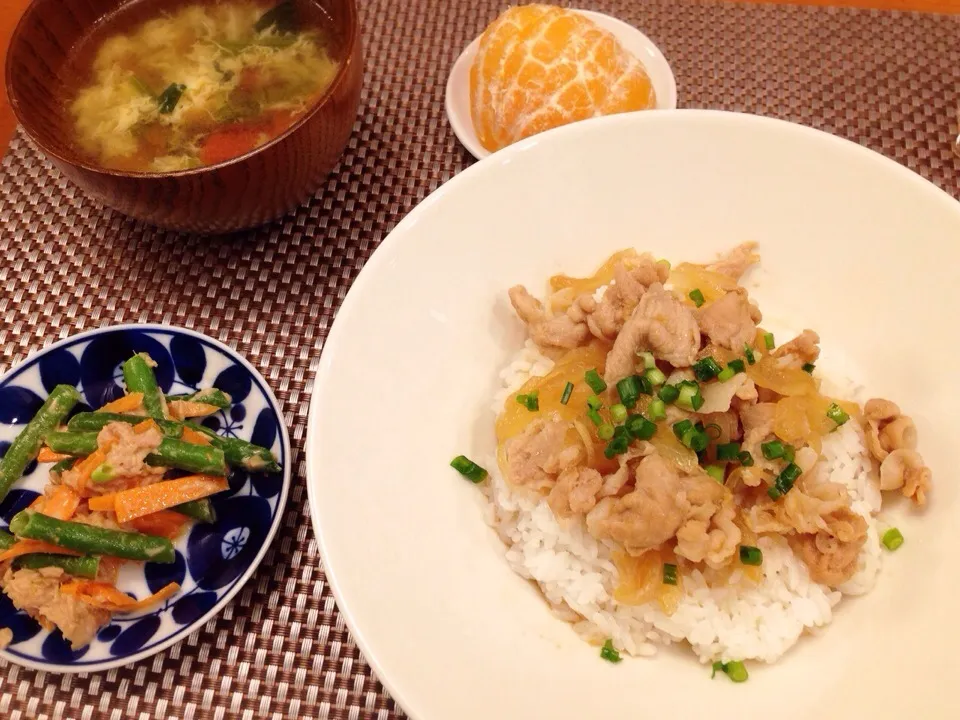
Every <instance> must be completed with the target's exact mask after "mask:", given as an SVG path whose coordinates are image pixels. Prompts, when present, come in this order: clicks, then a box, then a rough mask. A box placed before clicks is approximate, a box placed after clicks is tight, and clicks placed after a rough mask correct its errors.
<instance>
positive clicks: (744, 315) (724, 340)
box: [697, 288, 762, 352]
mask: <svg viewBox="0 0 960 720" xmlns="http://www.w3.org/2000/svg"><path fill="white" fill-rule="evenodd" d="M761 319H762V315H761V314H760V310H758V309H757V306H756V305H754V304H753V303H751V302H750V299H749V298H748V297H747V291H746V290H744V289H742V288H737V289H736V290H734V291H732V292H728V293H727V294H726V295H724V296H723V297H722V298H720V299H719V300H716V301H714V302H712V303H710V304H709V305H705V306H703V307H702V308H700V309H699V310H698V311H697V322H699V324H700V332H701V333H703V334H704V335H706V336H707V337H709V338H710V340H711V342H713V343H714V344H716V345H719V346H720V347H724V348H728V349H730V350H735V351H738V352H739V351H742V350H743V347H744V346H745V345H748V344H750V343H752V342H753V340H754V338H755V337H756V335H757V323H758V322H760V320H761Z"/></svg>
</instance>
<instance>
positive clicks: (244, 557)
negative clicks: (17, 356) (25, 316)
mask: <svg viewBox="0 0 960 720" xmlns="http://www.w3.org/2000/svg"><path fill="white" fill-rule="evenodd" d="M136 352H148V353H149V354H150V356H151V357H152V358H153V359H154V360H155V361H156V362H157V368H156V373H157V380H158V382H159V384H160V386H161V388H162V389H163V390H164V392H167V393H183V392H189V391H190V390H191V389H194V388H196V387H198V386H203V387H208V386H211V385H213V386H216V387H220V388H221V389H222V390H224V391H226V392H228V393H230V395H231V397H232V399H233V401H234V404H233V405H232V407H231V408H230V409H229V410H225V411H221V412H219V413H217V414H215V415H212V416H210V417H208V418H205V419H204V421H203V422H204V424H205V425H207V426H209V427H211V428H213V429H215V430H216V431H217V432H219V433H220V434H222V435H227V436H229V437H238V438H242V439H244V440H248V441H251V442H255V443H257V444H260V445H263V446H265V447H269V448H271V449H272V450H273V452H274V454H275V455H276V456H277V457H278V458H279V460H280V463H281V465H282V466H283V468H284V470H283V472H282V473H277V474H251V473H247V472H242V471H238V470H234V471H232V472H231V473H230V476H229V479H230V489H229V490H228V491H226V492H224V493H221V494H219V495H217V496H215V497H214V498H212V501H213V505H214V509H215V511H216V513H217V520H216V522H214V523H210V524H204V523H193V524H192V525H191V526H190V527H189V529H188V531H187V533H185V534H184V535H183V536H181V537H180V538H179V539H178V540H177V541H176V543H175V545H176V549H177V558H176V562H175V563H173V564H172V565H160V564H156V563H146V564H139V563H127V564H126V565H125V566H124V567H123V569H122V571H121V575H120V578H119V580H118V587H120V589H121V590H124V591H126V592H132V593H134V594H135V595H136V597H138V598H139V597H144V596H146V595H149V594H150V593H151V592H156V591H157V590H159V589H160V588H161V587H163V586H164V585H166V584H167V583H169V582H178V583H180V585H181V588H182V589H181V591H180V592H179V593H177V594H176V595H174V596H173V597H171V598H170V599H169V600H167V601H166V602H164V603H162V604H160V605H158V606H156V607H154V608H150V609H149V610H146V611H143V612H140V613H132V614H130V615H123V614H118V615H115V616H114V618H113V619H112V620H111V622H110V623H109V624H108V625H106V626H104V627H103V628H102V629H101V630H100V631H99V633H98V634H97V636H96V638H95V639H94V640H93V642H91V643H90V644H89V645H88V646H86V647H84V648H80V649H78V650H74V649H72V648H71V647H70V645H69V643H67V642H66V641H64V639H63V638H62V636H61V635H60V633H59V632H48V631H45V630H42V629H41V628H40V626H39V625H38V624H37V623H36V621H34V620H32V619H31V618H29V617H28V616H27V615H26V614H25V613H23V612H18V611H17V609H16V608H15V607H14V606H13V604H12V603H11V602H10V600H9V599H8V598H7V596H6V595H2V594H0V627H9V628H10V629H11V630H13V634H14V637H13V642H12V643H11V645H10V646H9V647H7V649H6V650H4V651H3V652H2V653H0V655H2V656H3V657H5V658H7V659H9V660H10V661H12V662H15V663H18V664H23V665H28V666H30V667H36V668H39V669H46V670H54V671H57V672H80V671H91V670H103V669H107V668H109V667H115V666H118V665H124V664H127V663H129V662H133V661H135V660H138V659H140V658H143V657H146V656H148V655H152V654H153V653H155V652H159V651H160V650H162V649H163V648H165V647H167V646H168V645H170V644H172V643H174V642H176V641H177V640H179V639H181V638H183V637H184V636H186V635H187V634H189V633H190V632H191V631H192V630H193V629H194V628H195V627H197V626H198V625H199V624H202V623H203V622H205V621H206V619H207V618H209V617H211V616H212V615H214V614H215V613H216V612H218V611H219V610H220V608H222V607H223V606H224V605H225V604H226V603H227V602H228V601H229V600H230V598H231V597H233V595H234V594H235V593H236V592H237V591H239V589H240V588H241V587H242V586H243V584H244V582H246V580H247V579H248V578H249V577H250V576H251V575H252V573H253V571H254V569H255V568H256V566H257V565H258V564H259V562H260V560H261V559H262V558H263V556H264V554H265V552H266V550H267V547H268V545H269V543H270V540H271V538H272V537H273V535H274V533H275V532H276V529H277V527H278V526H279V524H280V521H281V518H282V514H283V507H284V504H285V502H286V496H287V491H288V489H289V484H290V445H289V440H288V438H287V433H286V429H285V427H284V424H283V417H282V415H281V412H280V409H279V407H278V406H277V402H276V399H275V398H274V397H273V394H272V393H271V392H270V389H269V388H268V387H267V385H266V383H265V382H264V380H263V378H262V377H261V376H260V375H259V374H258V373H257V372H256V370H254V369H253V368H252V367H251V366H250V365H249V364H248V363H247V362H246V361H245V360H243V358H241V357H240V356H238V355H237V354H236V353H235V352H234V351H233V350H231V349H230V348H227V347H226V346H224V345H222V344H220V343H218V342H216V341H213V340H211V339H210V338H206V337H204V336H202V335H199V334H197V333H194V332H192V331H189V330H181V329H174V328H169V327H161V326H142V325H141V326H126V327H123V326H121V327H117V328H108V329H104V330H95V331H92V332H90V333H83V334H81V335H78V336H75V337H72V338H68V339H67V340H64V341H62V342H60V343H58V344H56V345H54V346H52V347H50V348H47V349H45V350H43V351H42V352H40V353H38V354H36V355H34V356H32V357H30V358H29V359H28V360H27V361H25V362H24V363H22V364H20V365H19V366H17V367H16V368H14V369H13V370H12V371H11V372H10V373H8V374H7V375H5V376H4V377H3V378H0V456H2V454H3V453H4V452H5V451H6V449H7V447H9V443H10V442H11V441H12V440H13V438H14V437H16V435H17V433H18V432H19V431H20V430H21V429H22V426H23V423H25V422H27V421H28V420H29V418H30V417H32V416H33V414H34V413H35V411H36V409H37V408H38V407H39V406H40V404H41V403H42V402H43V400H44V399H45V398H46V396H47V394H48V393H49V392H50V391H51V390H52V389H53V387H54V386H55V385H57V384H58V383H69V384H72V385H76V386H77V387H79V389H80V391H81V395H82V400H81V402H80V403H79V404H78V405H77V407H76V408H75V409H74V411H73V412H74V413H77V412H84V411H89V410H90V409H91V408H97V407H100V406H102V405H103V404H105V403H106V402H109V401H110V400H111V399H114V398H116V397H119V396H120V395H121V394H122V389H121V387H120V384H119V383H120V380H121V378H122V374H121V372H120V370H119V364H120V363H121V362H123V360H125V359H126V358H128V357H130V355H132V354H133V353H136ZM49 469H50V466H49V465H38V464H37V463H32V464H31V465H30V466H29V467H28V468H27V473H26V475H25V477H24V478H23V479H21V480H20V481H18V482H17V483H16V485H15V486H14V489H13V490H11V491H10V493H9V494H8V495H7V496H6V498H4V499H3V501H2V503H0V520H2V524H3V525H4V526H6V525H8V524H9V522H10V520H11V519H12V518H13V516H14V515H15V514H16V513H17V512H19V511H20V510H22V509H23V508H25V507H27V506H28V505H29V504H30V503H31V502H33V500H34V499H35V498H36V497H37V496H38V494H39V493H41V492H42V491H43V488H44V486H45V485H46V483H47V480H48V471H49Z"/></svg>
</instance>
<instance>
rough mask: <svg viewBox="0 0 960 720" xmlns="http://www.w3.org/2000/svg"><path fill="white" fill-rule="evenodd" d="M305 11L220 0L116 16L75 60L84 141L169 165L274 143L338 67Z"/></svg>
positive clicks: (110, 160)
mask: <svg viewBox="0 0 960 720" xmlns="http://www.w3.org/2000/svg"><path fill="white" fill-rule="evenodd" d="M308 15H309V14H308V13H305V12H303V8H302V7H300V6H299V5H298V4H297V3H295V2H293V0H286V1H285V2H281V3H280V4H279V5H274V6H271V5H270V4H266V3H257V2H249V1H239V2H234V1H224V2H208V3H202V4H191V5H186V6H183V5H181V6H179V7H173V8H169V9H166V8H164V9H160V10H158V11H156V12H155V13H154V14H153V15H151V16H149V19H146V20H144V19H142V16H141V19H140V20H139V21H138V22H135V23H133V24H131V23H129V22H122V20H121V19H120V18H118V19H117V22H115V23H114V22H109V23H108V25H107V26H106V27H105V28H104V29H103V30H102V31H100V32H98V33H97V36H96V37H95V38H93V39H92V46H91V47H90V48H88V50H87V52H85V53H81V54H80V56H79V57H78V61H77V62H78V64H80V65H81V67H80V68H79V73H78V74H79V75H80V77H83V78H84V80H83V81H82V82H81V83H80V84H79V88H80V89H79V90H78V91H77V92H76V94H75V95H74V96H73V97H72V99H70V100H69V101H68V103H67V114H68V116H69V119H70V120H71V122H72V126H73V132H74V137H75V141H76V143H77V144H78V145H79V146H80V148H82V149H83V151H84V152H86V153H87V154H89V155H90V156H91V158H92V159H94V160H95V161H96V162H97V163H99V164H101V165H103V166H105V167H109V168H113V169H117V170H125V171H139V172H168V171H174V170H185V169H189V168H195V167H200V166H203V165H211V164H215V163H219V162H223V161H225V160H229V159H231V158H234V157H237V156H239V155H242V154H244V153H246V152H248V151H250V150H253V149H254V148H256V147H258V146H260V145H262V144H264V143H266V142H268V141H269V140H271V139H273V138H275V137H277V136H278V135H280V134H281V133H283V132H284V131H285V130H286V129H287V128H288V127H290V125H291V124H293V122H295V121H296V119H297V118H298V117H300V116H301V115H302V114H303V113H304V112H305V111H306V110H307V109H308V108H309V107H310V106H311V105H313V104H314V103H315V102H316V101H317V100H318V99H319V98H320V96H321V95H323V93H324V91H325V90H326V89H327V88H328V87H329V86H330V83H331V82H332V81H333V78H334V76H335V75H336V73H337V68H338V63H337V61H336V60H335V58H334V57H333V55H332V52H331V44H330V40H329V38H328V37H327V35H326V33H325V32H324V29H323V27H322V26H321V25H320V24H319V23H317V22H316V18H311V17H309V16H308ZM121 18H122V16H121ZM121 25H122V26H123V27H122V28H119V26H121Z"/></svg>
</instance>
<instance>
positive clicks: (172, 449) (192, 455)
mask: <svg viewBox="0 0 960 720" xmlns="http://www.w3.org/2000/svg"><path fill="white" fill-rule="evenodd" d="M147 465H153V466H155V467H169V468H177V469H179V470H189V471H190V472H195V473H204V474H205V475H226V474H227V464H226V461H225V460H224V456H223V451H222V450H220V449H218V448H216V447H213V446H212V445H194V444H192V443H188V442H184V441H183V440H175V439H174V438H164V439H163V440H162V441H161V442H160V447H158V448H157V449H156V451H154V452H152V453H150V454H149V455H147Z"/></svg>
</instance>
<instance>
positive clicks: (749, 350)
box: [743, 345, 757, 365]
mask: <svg viewBox="0 0 960 720" xmlns="http://www.w3.org/2000/svg"><path fill="white" fill-rule="evenodd" d="M743 354H744V355H745V356H746V357H747V362H748V363H750V364H751V365H753V364H754V363H755V362H757V358H756V357H755V356H754V354H753V348H752V347H750V346H749V345H744V346H743Z"/></svg>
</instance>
